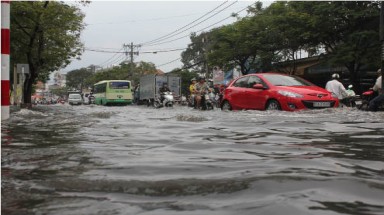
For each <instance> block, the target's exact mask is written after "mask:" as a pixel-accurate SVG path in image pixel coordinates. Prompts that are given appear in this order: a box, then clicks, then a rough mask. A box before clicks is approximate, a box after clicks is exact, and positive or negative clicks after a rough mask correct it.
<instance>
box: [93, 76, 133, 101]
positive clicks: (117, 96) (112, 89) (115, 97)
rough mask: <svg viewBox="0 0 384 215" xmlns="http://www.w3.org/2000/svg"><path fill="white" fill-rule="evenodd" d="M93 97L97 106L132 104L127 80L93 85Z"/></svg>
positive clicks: (129, 85)
mask: <svg viewBox="0 0 384 215" xmlns="http://www.w3.org/2000/svg"><path fill="white" fill-rule="evenodd" d="M93 96H94V97H95V103H96V104H97V105H128V104H132V100H133V96H132V88H131V82H130V81H127V80H105V81H100V82H97V83H96V84H95V85H93Z"/></svg>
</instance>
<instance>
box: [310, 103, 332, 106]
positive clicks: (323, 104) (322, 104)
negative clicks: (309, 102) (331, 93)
mask: <svg viewBox="0 0 384 215" xmlns="http://www.w3.org/2000/svg"><path fill="white" fill-rule="evenodd" d="M313 107H331V103H330V102H313Z"/></svg>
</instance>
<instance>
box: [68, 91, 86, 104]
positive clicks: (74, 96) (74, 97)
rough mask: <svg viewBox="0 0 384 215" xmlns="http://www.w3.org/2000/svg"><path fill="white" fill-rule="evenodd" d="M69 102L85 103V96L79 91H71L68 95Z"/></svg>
mask: <svg viewBox="0 0 384 215" xmlns="http://www.w3.org/2000/svg"><path fill="white" fill-rule="evenodd" d="M68 104H70V105H81V104H83V98H82V97H81V95H80V94H78V93H71V94H69V95H68Z"/></svg>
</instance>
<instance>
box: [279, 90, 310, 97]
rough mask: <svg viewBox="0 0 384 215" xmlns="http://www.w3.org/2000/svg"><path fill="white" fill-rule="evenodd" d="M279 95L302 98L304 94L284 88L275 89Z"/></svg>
mask: <svg viewBox="0 0 384 215" xmlns="http://www.w3.org/2000/svg"><path fill="white" fill-rule="evenodd" d="M277 93H279V94H280V95H283V96H286V97H292V98H303V97H304V96H303V95H301V94H298V93H294V92H290V91H285V90H279V91H277Z"/></svg>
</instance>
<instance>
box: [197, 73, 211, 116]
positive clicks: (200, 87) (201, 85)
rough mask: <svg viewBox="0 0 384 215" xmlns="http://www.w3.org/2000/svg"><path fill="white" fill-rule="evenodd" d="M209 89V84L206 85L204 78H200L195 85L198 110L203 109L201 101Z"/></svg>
mask: <svg viewBox="0 0 384 215" xmlns="http://www.w3.org/2000/svg"><path fill="white" fill-rule="evenodd" d="M208 89H209V86H208V84H207V83H205V79H204V78H203V77H200V78H199V82H197V83H196V84H195V102H196V108H197V109H200V108H201V99H202V96H203V95H204V94H205V93H207V91H208Z"/></svg>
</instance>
